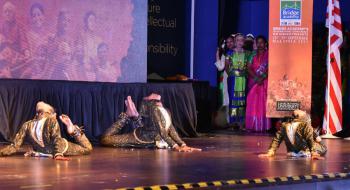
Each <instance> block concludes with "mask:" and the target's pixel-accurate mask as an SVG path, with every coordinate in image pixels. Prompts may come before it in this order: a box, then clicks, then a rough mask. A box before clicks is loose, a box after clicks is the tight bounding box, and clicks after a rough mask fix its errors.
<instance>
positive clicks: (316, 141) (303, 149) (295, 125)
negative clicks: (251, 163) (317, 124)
mask: <svg viewBox="0 0 350 190" xmlns="http://www.w3.org/2000/svg"><path fill="white" fill-rule="evenodd" d="M283 140H284V141H285V144H286V147H287V151H288V153H287V156H290V157H310V156H311V157H312V158H314V159H322V157H321V156H323V155H325V154H326V152H327V147H326V145H324V144H323V142H321V138H320V137H319V136H318V135H317V134H316V133H315V132H314V130H313V128H312V126H311V119H310V116H309V114H307V113H306V112H304V111H301V110H295V111H294V112H293V120H292V121H290V122H284V123H282V126H281V129H280V130H279V131H278V132H277V133H276V137H274V138H273V140H272V143H271V145H270V148H269V150H268V152H267V153H266V154H260V155H259V157H272V156H274V155H275V153H276V151H277V149H278V147H279V145H280V144H281V143H282V141H283Z"/></svg>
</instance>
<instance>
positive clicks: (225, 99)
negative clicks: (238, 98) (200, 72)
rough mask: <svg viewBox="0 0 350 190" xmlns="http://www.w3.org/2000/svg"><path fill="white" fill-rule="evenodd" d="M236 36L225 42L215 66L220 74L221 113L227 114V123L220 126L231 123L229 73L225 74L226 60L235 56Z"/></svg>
mask: <svg viewBox="0 0 350 190" xmlns="http://www.w3.org/2000/svg"><path fill="white" fill-rule="evenodd" d="M234 38H235V37H234V34H232V35H230V36H229V37H227V38H226V40H224V42H223V44H222V46H221V47H220V48H218V49H217V51H216V62H215V66H216V68H217V69H218V71H219V73H220V84H219V89H220V104H221V108H220V111H223V112H224V113H225V123H223V122H222V121H219V123H220V125H222V124H224V125H227V123H228V122H229V115H228V106H229V95H228V91H227V77H228V76H227V73H226V72H225V58H226V57H230V56H232V54H233V49H234Z"/></svg>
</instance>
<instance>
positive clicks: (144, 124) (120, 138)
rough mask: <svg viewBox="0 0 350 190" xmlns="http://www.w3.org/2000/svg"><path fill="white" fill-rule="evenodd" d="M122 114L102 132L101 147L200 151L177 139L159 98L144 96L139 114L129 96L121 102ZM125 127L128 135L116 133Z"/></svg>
mask: <svg viewBox="0 0 350 190" xmlns="http://www.w3.org/2000/svg"><path fill="white" fill-rule="evenodd" d="M125 105H126V112H125V113H124V112H123V113H121V114H120V115H119V119H118V120H117V121H116V122H115V123H114V124H113V125H112V126H111V127H110V128H108V129H107V130H106V132H105V133H104V134H103V135H102V137H101V144H102V145H105V146H113V147H137V148H147V147H157V148H172V149H173V150H175V151H180V152H193V151H201V149H197V148H192V147H188V146H187V145H186V144H185V142H184V141H182V140H181V138H180V137H179V135H178V133H177V132H176V130H175V127H174V126H173V124H172V121H171V116H170V113H169V111H168V110H166V109H165V108H164V107H163V104H162V102H161V96H160V95H158V94H151V95H149V96H147V97H145V98H144V99H143V101H142V104H141V109H140V114H139V113H138V111H137V110H136V107H135V104H134V102H133V101H132V99H131V97H130V96H128V97H127V99H126V100H125ZM126 125H132V126H133V128H134V129H133V130H132V132H130V133H126V134H120V131H121V129H122V128H123V127H125V126H126Z"/></svg>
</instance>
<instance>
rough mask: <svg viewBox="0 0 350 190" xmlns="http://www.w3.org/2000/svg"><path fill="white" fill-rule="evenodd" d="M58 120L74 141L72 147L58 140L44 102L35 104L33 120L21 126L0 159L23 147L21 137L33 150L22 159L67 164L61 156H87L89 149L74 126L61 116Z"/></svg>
mask: <svg viewBox="0 0 350 190" xmlns="http://www.w3.org/2000/svg"><path fill="white" fill-rule="evenodd" d="M59 118H60V119H61V121H62V122H63V123H64V124H65V125H66V128H67V132H68V134H69V135H71V136H72V137H74V139H75V141H76V143H72V142H69V141H67V140H66V139H64V138H62V137H61V132H60V126H59V125H58V121H57V119H56V113H55V111H54V108H53V107H52V106H50V105H49V104H46V103H45V102H38V103H37V105H36V116H35V118H34V119H33V120H30V121H27V122H25V123H24V124H23V125H22V127H21V128H20V130H19V131H18V133H17V134H16V136H15V138H14V140H13V143H12V144H10V145H8V146H6V147H4V148H2V149H0V156H9V155H11V154H14V153H16V152H17V151H18V150H19V148H20V146H21V145H22V144H23V141H24V139H25V137H27V139H28V140H29V142H30V145H31V146H32V147H33V151H30V152H27V153H26V154H25V156H38V157H52V158H54V159H56V160H69V159H68V158H66V157H64V156H73V155H85V154H89V153H90V152H91V151H92V145H91V143H90V141H89V140H88V139H87V137H86V136H85V135H84V133H83V132H82V130H81V129H80V128H79V127H78V126H77V125H73V123H72V121H71V120H70V118H69V117H68V116H66V115H61V116H60V117H59Z"/></svg>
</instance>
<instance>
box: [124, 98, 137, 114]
mask: <svg viewBox="0 0 350 190" xmlns="http://www.w3.org/2000/svg"><path fill="white" fill-rule="evenodd" d="M125 106H126V115H128V116H129V117H138V116H139V112H137V109H136V106H135V104H134V102H133V101H132V99H131V97H130V96H128V97H127V98H126V100H125Z"/></svg>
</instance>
